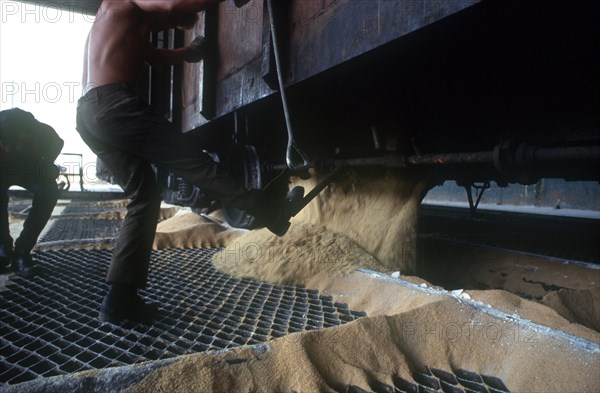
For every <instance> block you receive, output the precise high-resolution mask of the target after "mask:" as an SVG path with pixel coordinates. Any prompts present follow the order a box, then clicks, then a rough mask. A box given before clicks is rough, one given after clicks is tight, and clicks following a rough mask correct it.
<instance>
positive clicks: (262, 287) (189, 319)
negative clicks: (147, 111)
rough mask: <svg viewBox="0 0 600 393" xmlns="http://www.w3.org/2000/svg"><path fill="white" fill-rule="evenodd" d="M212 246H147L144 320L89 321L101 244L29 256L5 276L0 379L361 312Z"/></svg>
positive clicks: (269, 333) (127, 360)
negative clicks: (154, 312)
mask: <svg viewBox="0 0 600 393" xmlns="http://www.w3.org/2000/svg"><path fill="white" fill-rule="evenodd" d="M215 251H216V250H207V249H195V250H181V249H170V250H161V251H156V252H153V255H152V262H151V265H152V266H151V271H150V276H149V285H148V291H147V292H145V294H146V297H147V298H148V299H150V300H152V301H155V302H157V303H159V304H160V305H161V309H160V314H159V317H158V318H157V320H156V321H155V322H154V323H153V324H152V325H151V326H147V325H142V324H137V325H123V326H117V325H113V324H109V323H101V322H100V321H98V319H97V314H98V310H99V307H100V302H101V300H102V296H103V295H104V293H105V291H106V288H105V287H106V286H105V283H104V276H105V273H106V269H107V266H108V263H109V261H110V257H111V251H109V250H99V251H98V250H96V251H81V250H78V251H50V252H45V253H37V254H35V258H36V259H37V261H38V266H39V275H38V276H37V277H35V278H33V279H30V280H25V279H23V278H20V277H18V276H11V279H10V280H9V281H7V283H6V287H5V288H4V289H2V290H1V295H2V296H1V298H0V302H1V305H0V337H1V341H0V352H1V353H2V357H0V382H1V383H2V384H9V385H11V384H17V383H20V382H25V381H29V380H33V379H36V378H40V377H50V376H55V375H61V374H67V373H72V372H76V371H81V370H86V369H100V368H105V367H110V366H120V365H129V364H135V363H138V362H142V361H147V360H157V359H165V358H171V357H174V356H178V355H182V354H186V353H194V352H200V351H207V350H215V349H223V348H230V347H235V346H240V345H246V344H249V345H251V344H258V343H262V342H266V341H269V340H270V339H272V338H276V337H280V336H284V335H286V334H288V333H292V332H298V331H304V330H313V329H320V328H324V327H330V326H336V325H339V324H343V323H346V322H350V321H353V320H355V319H357V318H359V317H361V316H364V315H365V314H364V313H360V312H354V311H351V310H349V309H348V307H347V306H346V305H344V304H340V303H333V301H332V299H331V298H330V297H326V296H320V295H319V293H318V292H317V291H315V290H310V289H305V288H301V287H296V286H279V285H272V284H268V283H263V282H258V281H253V280H246V279H244V280H239V279H235V278H232V277H230V276H227V275H225V274H223V273H220V272H218V271H216V270H215V269H214V267H213V266H212V263H211V257H212V255H213V254H214V252H215Z"/></svg>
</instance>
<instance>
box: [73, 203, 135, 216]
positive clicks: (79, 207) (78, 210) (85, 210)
mask: <svg viewBox="0 0 600 393" xmlns="http://www.w3.org/2000/svg"><path fill="white" fill-rule="evenodd" d="M111 211H125V207H124V206H122V205H120V204H109V203H104V204H99V203H83V202H77V203H69V204H67V205H66V206H65V208H64V210H63V211H62V214H88V215H89V214H95V213H105V212H111Z"/></svg>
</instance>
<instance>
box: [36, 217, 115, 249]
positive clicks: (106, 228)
mask: <svg viewBox="0 0 600 393" xmlns="http://www.w3.org/2000/svg"><path fill="white" fill-rule="evenodd" d="M122 222H123V221H122V220H110V219H102V220H99V219H98V220H88V219H77V218H75V219H60V220H55V221H54V222H52V224H51V226H50V227H49V228H48V229H47V230H46V232H45V233H44V234H42V236H41V237H40V240H39V242H40V243H44V242H52V241H68V240H81V239H103V238H111V237H117V236H118V234H119V229H121V224H122Z"/></svg>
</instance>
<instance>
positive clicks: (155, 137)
mask: <svg viewBox="0 0 600 393" xmlns="http://www.w3.org/2000/svg"><path fill="white" fill-rule="evenodd" d="M77 131H78V132H79V134H80V135H81V137H82V139H83V140H84V141H85V143H86V144H87V145H88V146H89V147H90V148H91V149H92V151H94V153H96V154H97V155H98V157H99V158H100V159H101V160H102V161H103V162H104V164H106V166H107V167H108V169H109V170H110V171H111V172H112V174H113V176H114V178H115V179H116V181H117V183H118V184H119V185H120V186H121V187H122V188H123V190H124V191H125V193H126V196H127V197H128V198H129V199H130V203H129V204H128V206H127V215H126V217H125V220H124V222H123V226H122V228H121V231H120V233H119V239H118V241H117V244H116V246H115V249H114V251H113V257H112V261H111V264H110V267H109V271H108V275H107V281H108V282H118V283H126V284H133V285H135V286H136V287H138V288H144V287H145V285H146V278H147V274H148V265H149V260H150V251H151V248H152V242H153V240H154V234H155V231H156V224H157V221H158V215H159V211H160V201H161V190H160V188H159V186H158V185H157V182H156V177H155V173H154V171H153V169H152V167H151V165H150V164H151V163H154V164H157V165H159V166H161V167H164V168H168V169H170V170H172V171H173V172H174V173H176V174H177V175H179V176H181V177H183V178H184V179H186V180H187V181H189V182H190V183H192V184H194V185H196V186H198V187H200V188H201V189H202V190H203V191H205V192H206V193H208V194H210V195H211V196H213V197H215V198H216V199H219V200H221V201H223V202H226V203H229V204H231V205H232V206H237V207H242V208H243V207H246V206H248V205H249V204H250V203H251V199H252V198H253V196H252V195H253V194H252V193H251V192H248V191H247V190H245V188H244V186H243V183H242V181H241V179H237V178H235V177H233V176H230V175H229V173H227V171H226V170H225V169H224V168H223V167H222V166H221V165H219V164H217V163H215V162H214V161H213V160H212V159H211V157H210V156H209V155H208V154H205V153H203V152H202V151H201V149H199V148H198V147H197V146H194V145H193V144H191V143H189V141H188V137H186V136H185V134H183V133H181V132H180V131H179V130H178V129H177V128H176V127H175V126H173V124H171V123H170V122H168V121H167V120H165V119H164V118H162V117H161V116H159V115H157V113H156V112H155V111H154V110H153V109H152V107H150V106H149V105H147V104H146V103H145V102H144V100H143V99H141V98H140V97H138V96H137V95H136V94H135V92H133V91H132V90H131V89H130V88H129V87H128V86H127V85H125V84H111V85H105V86H102V87H98V88H95V89H93V90H90V91H89V92H88V93H87V94H86V95H85V96H84V97H82V98H81V99H80V100H79V103H78V109H77Z"/></svg>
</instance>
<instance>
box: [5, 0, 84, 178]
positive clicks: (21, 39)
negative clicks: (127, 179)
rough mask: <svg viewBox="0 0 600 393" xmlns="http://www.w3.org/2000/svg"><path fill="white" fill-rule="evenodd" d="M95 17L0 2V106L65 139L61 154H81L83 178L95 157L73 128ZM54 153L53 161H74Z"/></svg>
mask: <svg viewBox="0 0 600 393" xmlns="http://www.w3.org/2000/svg"><path fill="white" fill-rule="evenodd" d="M93 21H94V17H93V16H90V15H81V14H76V13H73V12H71V11H64V10H63V11H61V10H56V9H53V8H48V7H40V6H37V5H34V4H27V3H21V2H18V1H8V0H0V87H1V90H0V110H5V109H10V108H14V107H18V108H21V109H23V110H26V111H29V112H31V113H33V115H34V116H35V117H36V118H37V119H38V120H39V121H41V122H43V123H47V124H49V125H51V126H52V127H53V128H54V129H55V130H56V132H57V133H58V134H59V135H60V137H61V138H62V139H63V140H64V141H65V146H64V148H63V150H62V151H63V153H81V154H83V155H84V170H85V177H86V178H87V180H88V181H89V180H92V181H93V180H94V178H95V163H96V156H95V155H94V154H93V153H92V152H91V150H89V148H88V147H87V145H85V143H84V142H83V141H82V140H81V138H80V137H79V134H78V133H77V131H76V129H75V116H76V108H77V100H78V99H79V97H80V96H81V76H82V67H83V54H84V46H85V41H86V38H87V34H88V32H89V30H90V28H91V26H92V23H93ZM76 162H77V160H74V158H72V157H68V156H66V157H62V156H61V157H59V159H57V163H60V164H61V165H65V164H68V165H69V167H70V166H71V165H73V164H74V163H76Z"/></svg>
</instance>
